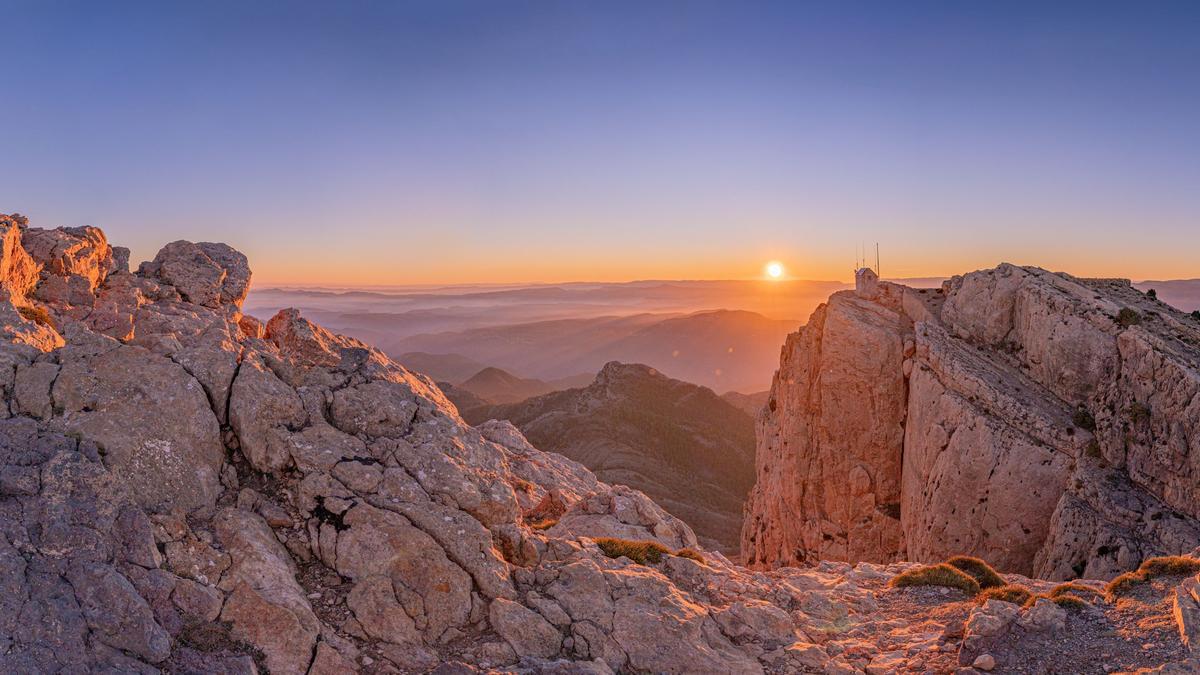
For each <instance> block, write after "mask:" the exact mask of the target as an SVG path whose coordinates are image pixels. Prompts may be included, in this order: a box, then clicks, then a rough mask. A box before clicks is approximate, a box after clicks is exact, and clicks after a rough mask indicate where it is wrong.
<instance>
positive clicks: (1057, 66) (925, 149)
mask: <svg viewBox="0 0 1200 675" xmlns="http://www.w3.org/2000/svg"><path fill="white" fill-rule="evenodd" d="M1197 8H1200V5H1196V4H1195V3H1190V4H1189V3H1169V2H1155V3H1122V4H1116V3H1062V4H1056V5H1055V6H1054V7H1047V6H1045V5H1044V4H1043V3H1036V4H1035V3H1028V4H1025V3H922V2H913V3H863V2H836V3H834V2H831V3H800V2H789V3H732V2H730V3H708V2H686V3H655V2H638V3H617V2H604V3H599V2H545V3H531V2H453V1H451V2H339V3H331V2H315V3H300V2H286V3H284V2H203V3H199V2H197V3H190V4H189V3H158V2H156V3H133V2H111V3H109V2H103V3H97V2H86V3H85V2H78V3H72V2H45V1H40V2H32V1H31V2H25V1H13V0H0V25H3V26H5V35H6V45H7V47H6V54H5V56H4V58H3V59H2V60H0V85H2V86H3V90H4V92H5V103H4V105H3V106H0V130H2V131H0V133H2V134H3V136H2V138H3V141H4V148H5V159H6V161H5V162H3V164H2V165H0V212H5V211H20V212H22V213H25V214H27V215H29V216H30V217H31V218H32V220H33V222H34V224H36V225H42V226H52V225H82V224H93V225H98V226H100V227H103V228H104V229H105V230H106V231H107V232H108V233H109V236H110V238H111V239H113V240H114V241H116V243H122V244H127V245H130V246H131V247H133V248H134V257H135V258H136V259H140V258H144V257H149V256H151V255H153V253H154V251H155V250H156V249H157V248H158V246H160V245H161V244H163V243H165V242H167V241H170V240H173V239H179V238H187V239H193V240H222V241H228V242H230V243H231V244H233V245H235V246H237V247H238V248H241V249H242V250H244V251H246V252H247V253H248V254H249V255H251V258H252V264H253V266H254V268H255V270H256V272H257V273H258V276H259V278H260V279H264V280H268V281H288V282H298V281H299V282H303V281H307V282H313V283H327V282H328V283H333V282H337V283H375V284H383V283H419V282H428V283H441V282H456V281H505V282H507V281H519V280H528V281H534V280H538V281H553V280H569V279H575V280H580V279H633V278H671V277H687V278H729V277H753V276H755V275H757V274H759V272H760V269H761V265H762V263H763V262H764V261H766V260H768V259H779V260H782V261H784V262H785V263H786V264H787V267H788V270H789V273H790V274H792V275H793V276H797V277H802V278H847V277H848V276H849V274H848V273H849V268H850V266H851V264H852V262H853V255H854V253H853V251H854V245H855V244H856V243H857V242H858V241H860V240H866V241H870V242H874V241H879V242H880V244H881V246H882V247H883V249H884V251H885V254H886V258H887V260H888V261H889V264H890V267H891V270H892V271H894V272H895V273H896V274H898V275H906V276H917V275H934V274H947V273H953V272H959V271H964V270H967V269H974V268H977V267H982V266H989V265H993V264H995V263H997V262H999V261H1001V260H1010V261H1012V262H1018V263H1025V264H1040V265H1043V266H1046V267H1051V268H1055V269H1065V270H1067V271H1074V272H1076V273H1079V274H1097V275H1100V274H1103V275H1122V276H1132V277H1135V278H1144V277H1158V278H1161V277H1183V276H1192V277H1196V276H1200V265H1198V264H1197V263H1196V257H1195V252H1196V249H1197V245H1200V125H1198V124H1197V120H1200V40H1197V39H1196V36H1197V35H1200V9H1197ZM885 271H886V270H885Z"/></svg>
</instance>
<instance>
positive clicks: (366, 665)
mask: <svg viewBox="0 0 1200 675" xmlns="http://www.w3.org/2000/svg"><path fill="white" fill-rule="evenodd" d="M0 238H2V239H3V247H2V249H0V255H2V257H0V287H2V289H3V296H4V297H3V301H2V302H0V326H2V330H3V331H4V334H5V337H6V339H5V340H4V341H3V342H2V343H0V359H3V362H4V367H3V368H2V369H0V389H2V391H3V396H4V398H3V400H4V404H5V405H4V406H3V407H2V408H0V411H2V413H3V417H4V419H2V420H0V589H2V592H0V672H6V673H8V672H12V673H59V672H61V673H82V672H97V673H101V672H102V673H157V672H170V673H255V672H271V673H282V674H299V673H309V674H311V675H330V674H336V673H354V672H367V673H394V672H404V673H420V672H429V671H433V672H439V673H465V672H477V671H496V672H522V673H609V672H671V673H684V672H687V673H758V672H770V673H784V672H789V673H790V672H811V673H856V672H868V673H892V672H896V673H899V672H952V671H955V670H956V669H963V670H964V672H973V666H974V667H977V668H978V669H980V670H985V671H986V670H992V671H994V672H1031V673H1032V672H1112V671H1119V670H1132V669H1135V668H1140V667H1156V666H1160V665H1164V664H1174V665H1169V666H1168V669H1174V670H1173V671H1172V672H1191V671H1190V670H1189V668H1191V667H1192V666H1189V665H1188V664H1189V663H1192V661H1190V660H1189V659H1190V658H1191V655H1190V651H1189V650H1190V648H1191V647H1192V646H1193V645H1194V644H1195V642H1194V638H1195V637H1196V636H1197V634H1198V633H1197V629H1196V628H1195V618H1194V617H1196V616H1197V615H1200V604H1197V602H1196V598H1197V597H1198V594H1200V591H1197V589H1196V582H1195V581H1194V580H1189V577H1187V576H1178V577H1175V578H1171V577H1166V578H1160V579H1155V580H1153V581H1151V582H1148V583H1142V584H1139V585H1137V587H1136V588H1137V591H1136V592H1135V593H1131V594H1126V595H1123V596H1121V597H1116V596H1113V597H1108V596H1105V597H1103V598H1101V597H1097V598H1092V599H1090V600H1089V601H1088V602H1086V603H1082V604H1083V606H1082V608H1081V607H1073V608H1070V609H1067V608H1064V607H1062V606H1060V604H1059V603H1056V602H1049V601H1047V600H1045V599H1042V600H1040V601H1036V602H1034V603H1032V604H1030V606H1029V607H1027V608H1022V607H1020V606H1019V605H1017V604H1013V603H1008V602H1001V601H998V600H994V599H993V600H989V601H986V602H982V603H981V602H980V599H979V598H977V597H972V596H973V590H971V589H968V590H967V591H966V592H964V591H963V590H960V589H958V588H950V587H945V586H918V587H911V588H909V587H892V586H891V585H890V584H891V583H892V582H893V581H894V580H895V579H896V577H897V575H899V574H901V573H904V572H906V571H911V570H912V569H913V568H914V565H912V564H909V563H894V564H890V565H887V566H879V565H873V564H869V563H863V564H858V565H856V566H851V565H849V564H846V563H829V562H826V563H821V564H820V565H818V566H815V567H810V568H805V569H797V568H782V569H777V570H772V571H752V570H748V569H745V568H742V567H738V566H735V565H733V564H732V563H730V562H729V561H728V560H726V559H725V558H724V557H723V556H721V555H720V554H719V553H713V552H708V551H703V550H699V551H697V550H694V549H696V548H697V544H696V539H695V535H694V534H693V533H692V531H691V529H690V528H689V527H687V526H686V525H685V524H684V523H682V522H681V521H679V520H677V519H675V518H674V517H672V516H670V515H669V514H667V513H666V512H665V511H663V510H662V509H661V508H659V507H658V506H656V505H655V504H654V503H653V502H652V501H650V500H649V499H648V498H647V497H646V496H645V495H643V494H642V493H640V492H636V491H633V490H630V489H628V488H624V487H620V486H610V485H606V484H604V483H602V482H599V481H597V480H596V478H595V477H594V476H593V474H592V473H591V472H589V471H588V470H587V469H585V468H583V467H582V466H580V465H579V464H577V463H575V462H572V461H570V460H568V459H566V458H564V457H562V456H560V455H556V454H551V453H545V452H541V451H539V450H537V449H536V448H534V447H532V446H531V445H530V444H529V443H528V442H527V441H526V440H525V439H524V438H523V437H522V436H521V435H520V433H519V432H517V431H516V430H515V428H513V427H512V426H511V425H508V424H504V423H485V424H482V425H480V426H478V427H471V426H469V425H467V424H466V423H465V422H463V420H462V419H461V418H460V417H459V415H458V413H457V411H456V410H455V408H454V407H453V405H451V404H450V403H449V402H448V401H447V400H446V399H445V398H444V397H443V396H442V394H441V392H440V391H439V390H438V389H437V388H436V387H435V386H433V384H432V382H430V381H429V380H428V379H427V378H425V377H423V376H421V375H418V374H415V373H412V372H409V371H407V370H406V369H404V368H403V367H401V366H399V365H397V364H395V363H393V362H391V361H390V360H388V359H387V358H386V357H384V356H383V355H382V354H381V353H380V352H378V351H376V350H373V349H371V348H369V347H368V346H366V345H363V344H361V343H358V342H356V341H354V340H350V339H347V338H343V337H339V336H336V335H333V334H331V333H329V332H327V331H325V330H324V329H322V328H320V327H319V326H316V325H313V324H312V323H310V322H308V321H306V320H305V319H303V318H302V317H300V316H298V314H297V313H296V312H294V311H286V310H285V311H283V312H280V313H279V314H278V315H276V316H275V317H273V318H272V319H271V320H270V321H268V322H266V323H265V324H263V323H262V322H260V321H258V320H256V319H254V318H252V317H249V316H245V315H243V314H242V312H241V302H242V300H243V298H244V297H245V294H246V290H247V288H248V285H249V282H250V270H249V266H248V264H247V261H246V259H245V257H244V256H242V255H241V254H239V253H238V252H236V251H234V250H233V249H231V248H229V247H227V246H224V245H221V244H207V243H201V244H193V243H189V242H175V243H172V244H169V245H168V246H166V247H165V248H163V250H162V251H160V252H159V254H158V255H157V256H156V257H155V259H154V260H153V261H150V262H148V263H144V264H142V265H141V266H140V267H139V268H138V269H137V270H136V271H131V270H130V268H129V266H128V252H127V251H125V250H123V249H119V248H113V247H110V246H109V244H108V243H107V241H106V239H105V237H104V235H103V233H102V232H100V231H99V230H96V229H94V228H71V229H57V230H42V229H36V228H31V227H28V225H27V223H26V222H25V221H24V219H22V218H19V217H3V218H0ZM647 542H650V543H652V544H653V545H652V546H651V545H650V544H648V543H647ZM687 549H692V550H687ZM628 556H634V557H637V558H638V559H639V560H641V561H642V562H641V563H638V562H635V561H634V560H632V559H631V558H630V557H628ZM1007 580H1008V581H1010V582H1020V583H1023V584H1025V585H1027V586H1028V587H1029V588H1030V589H1031V590H1032V591H1036V592H1042V591H1046V590H1048V586H1049V585H1048V584H1046V583H1045V582H1038V581H1033V580H1026V579H1022V578H1018V577H1012V576H1010V577H1008V578H1007Z"/></svg>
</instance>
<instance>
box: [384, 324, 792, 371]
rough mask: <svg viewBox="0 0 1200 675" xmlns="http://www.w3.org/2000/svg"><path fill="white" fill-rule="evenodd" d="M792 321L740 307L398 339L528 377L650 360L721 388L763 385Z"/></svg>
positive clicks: (419, 348) (414, 348) (421, 349)
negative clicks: (738, 308)
mask: <svg viewBox="0 0 1200 675" xmlns="http://www.w3.org/2000/svg"><path fill="white" fill-rule="evenodd" d="M795 326H796V322H794V321H786V320H776V319H769V318H767V317H765V316H763V315H761V314H756V313H754V312H746V311H740V310H717V311H712V312H698V313H695V314H690V315H687V316H681V317H669V318H663V317H660V316H657V315H653V314H638V315H633V316H626V317H602V318H598V319H567V320H560V321H545V322H535V323H526V324H517V325H511V326H496V327H490V328H479V329H471V330H465V331H458V332H445V333H433V334H428V335H416V336H412V337H410V338H405V339H403V340H400V341H398V342H399V344H398V346H399V347H400V348H402V349H404V350H405V351H415V352H427V353H434V354H436V353H453V354H460V355H463V356H465V357H467V358H470V359H472V360H475V361H479V362H481V363H487V364H490V365H494V366H497V367H499V368H503V369H504V370H508V371H510V372H515V373H520V374H521V375H522V376H525V377H536V378H539V379H555V378H561V377H566V376H570V375H574V374H576V373H581V372H594V371H597V370H599V369H600V368H601V366H603V365H604V364H605V363H607V362H609V361H621V362H633V363H644V364H646V365H648V366H651V367H654V368H656V369H658V370H660V371H662V372H663V373H665V374H666V375H668V376H669V377H673V378H677V379H680V380H684V381H687V382H693V383H696V384H699V385H703V386H706V387H710V388H712V389H714V390H718V391H729V390H734V391H761V390H763V389H765V388H766V387H767V386H768V385H769V384H770V380H771V374H772V373H774V371H775V367H776V364H777V362H778V358H779V346H780V345H782V344H783V339H784V337H785V336H786V335H787V333H788V332H789V331H790V330H793V329H794V328H795Z"/></svg>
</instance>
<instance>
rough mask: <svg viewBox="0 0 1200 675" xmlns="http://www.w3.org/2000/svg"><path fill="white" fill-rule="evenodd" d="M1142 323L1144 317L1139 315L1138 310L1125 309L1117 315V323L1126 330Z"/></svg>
mask: <svg viewBox="0 0 1200 675" xmlns="http://www.w3.org/2000/svg"><path fill="white" fill-rule="evenodd" d="M1141 322H1142V315H1141V314H1138V313H1137V310H1134V309H1130V308H1128V307H1124V308H1122V309H1121V311H1120V312H1118V313H1117V323H1119V324H1121V325H1122V326H1123V327H1125V328H1129V327H1130V326H1136V325H1138V324H1140V323H1141Z"/></svg>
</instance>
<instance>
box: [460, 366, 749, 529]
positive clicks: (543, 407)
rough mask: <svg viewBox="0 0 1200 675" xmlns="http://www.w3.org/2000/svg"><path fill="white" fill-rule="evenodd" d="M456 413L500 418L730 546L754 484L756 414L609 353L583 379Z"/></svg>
mask: <svg viewBox="0 0 1200 675" xmlns="http://www.w3.org/2000/svg"><path fill="white" fill-rule="evenodd" d="M463 415H464V416H465V417H466V419H467V420H468V421H474V422H483V421H486V420H489V419H501V420H508V421H510V422H512V423H513V424H515V425H516V426H517V428H518V429H520V430H521V432H522V433H523V434H524V435H525V436H526V437H528V438H529V440H530V442H532V443H533V444H534V445H535V446H537V447H539V448H541V449H543V450H549V451H552V452H558V453H561V454H563V455H565V456H567V457H570V458H571V459H573V460H575V461H577V462H580V463H581V464H583V465H584V466H586V467H588V468H589V469H591V470H592V471H593V472H595V474H596V475H597V476H598V477H599V478H600V479H601V480H603V481H605V482H609V483H620V484H623V485H628V486H630V487H633V488H635V489H638V490H641V491H643V492H645V493H646V494H647V495H649V496H650V497H651V498H652V499H654V501H655V502H657V503H658V504H660V505H662V506H663V507H664V508H666V509H667V510H668V511H669V512H670V513H672V514H674V515H676V516H678V517H679V518H682V519H683V520H684V521H685V522H687V523H688V524H689V525H690V526H691V527H692V528H693V529H694V530H695V531H696V534H697V536H698V537H699V538H700V542H701V543H702V544H704V546H705V548H712V549H717V550H721V551H728V552H731V553H736V551H737V549H738V541H739V535H740V530H741V523H742V508H743V506H744V504H745V500H746V494H747V493H748V492H749V491H750V486H751V485H753V484H754V423H753V421H752V420H751V419H750V417H749V416H747V415H746V414H745V413H743V412H741V411H740V410H738V409H736V408H734V407H733V406H732V405H730V404H729V403H727V402H725V401H724V400H722V399H721V398H720V397H718V396H717V395H716V394H714V393H713V392H712V391H710V390H708V389H706V388H704V387H698V386H696V385H694V384H689V383H687V382H680V381H679V380H673V379H671V378H669V377H667V376H665V375H663V374H662V373H659V372H658V371H656V370H654V369H653V368H650V367H649V366H643V365H639V364H623V363H618V362H615V361H614V362H611V363H609V364H607V365H605V366H604V368H603V369H601V371H600V373H599V374H598V375H597V376H596V379H595V381H593V382H592V383H591V384H590V385H588V386H587V387H582V388H578V389H568V390H565V391H560V392H554V393H551V394H546V395H544V396H538V397H536V398H532V399H529V400H526V401H523V402H520V403H514V404H510V405H497V406H486V407H482V408H477V409H473V410H466V411H464V413H463Z"/></svg>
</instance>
